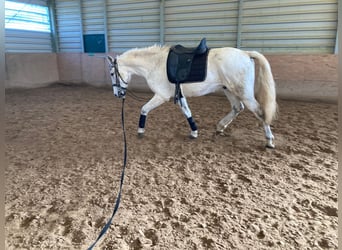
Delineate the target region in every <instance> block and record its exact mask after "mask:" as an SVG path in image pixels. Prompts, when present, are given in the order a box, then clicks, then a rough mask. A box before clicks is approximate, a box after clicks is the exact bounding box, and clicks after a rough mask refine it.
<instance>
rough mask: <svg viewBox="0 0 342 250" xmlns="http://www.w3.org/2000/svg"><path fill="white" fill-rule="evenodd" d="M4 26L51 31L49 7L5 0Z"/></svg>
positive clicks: (7, 27)
mask: <svg viewBox="0 0 342 250" xmlns="http://www.w3.org/2000/svg"><path fill="white" fill-rule="evenodd" d="M5 28H6V29H20V30H33V31H41V32H51V27H50V18H49V8H48V7H46V6H41V5H36V4H29V3H18V2H13V1H5Z"/></svg>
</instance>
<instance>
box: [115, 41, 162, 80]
mask: <svg viewBox="0 0 342 250" xmlns="http://www.w3.org/2000/svg"><path fill="white" fill-rule="evenodd" d="M162 51H163V50H162V48H161V47H158V46H153V47H149V48H147V49H133V50H130V51H127V52H125V53H124V54H122V55H121V56H120V57H119V58H118V63H119V64H120V65H119V66H120V67H124V68H126V69H127V70H129V71H130V72H131V73H132V74H135V75H139V76H143V77H147V76H148V75H149V73H150V72H152V71H153V70H155V69H156V67H157V66H158V64H159V63H160V58H161V57H162V56H163V54H162Z"/></svg>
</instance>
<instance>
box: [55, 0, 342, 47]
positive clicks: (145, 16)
mask: <svg viewBox="0 0 342 250" xmlns="http://www.w3.org/2000/svg"><path fill="white" fill-rule="evenodd" d="M55 2H56V10H55V12H56V16H57V31H58V42H59V51H61V52H71V51H73V52H80V51H83V43H82V35H83V34H102V33H103V34H105V35H106V38H107V49H108V51H115V52H119V53H121V52H123V51H126V50H128V49H131V48H135V47H145V46H150V45H153V44H155V43H160V42H165V43H167V44H176V43H182V44H184V45H187V46H194V45H195V44H197V43H198V41H199V40H200V39H201V38H202V37H206V38H207V41H208V45H209V46H210V47H223V46H230V47H240V48H242V49H246V50H258V51H261V52H263V53H334V47H335V37H336V29H337V0H302V1H298V0H283V1H279V0H230V1H221V0H198V1H196V2H191V3H190V2H189V1H183V0H144V1H134V0H94V1H85V0H77V1H75V0H55ZM161 25H162V26H161Z"/></svg>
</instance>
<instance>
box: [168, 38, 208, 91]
mask: <svg viewBox="0 0 342 250" xmlns="http://www.w3.org/2000/svg"><path fill="white" fill-rule="evenodd" d="M208 52H209V48H208V47H207V44H206V39H205V38H203V39H202V40H201V42H200V44H199V45H198V46H197V47H195V48H186V47H183V46H182V45H179V44H178V45H175V46H173V47H171V48H170V51H169V55H168V58H167V65H166V66H167V76H168V78H169V81H170V82H171V83H175V84H177V85H179V84H181V83H189V82H202V81H204V80H205V78H206V75H207V57H208ZM178 87H179V86H178Z"/></svg>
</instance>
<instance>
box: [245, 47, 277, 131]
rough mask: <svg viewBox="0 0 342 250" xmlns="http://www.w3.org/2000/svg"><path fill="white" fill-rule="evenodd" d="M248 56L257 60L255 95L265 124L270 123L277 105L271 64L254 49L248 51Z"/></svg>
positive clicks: (274, 116) (275, 113)
mask: <svg viewBox="0 0 342 250" xmlns="http://www.w3.org/2000/svg"><path fill="white" fill-rule="evenodd" d="M247 53H248V54H249V56H250V57H251V58H253V59H256V60H257V62H258V67H259V72H258V74H257V79H256V82H255V97H256V99H257V101H258V102H259V103H260V105H261V109H262V111H263V112H264V119H265V123H266V124H271V123H272V121H273V120H274V119H275V118H276V115H277V109H278V105H277V102H276V87H275V82H274V79H273V75H272V71H271V66H270V64H269V62H268V61H267V59H266V58H265V57H264V56H263V55H262V54H260V53H258V52H256V51H248V52H247Z"/></svg>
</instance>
